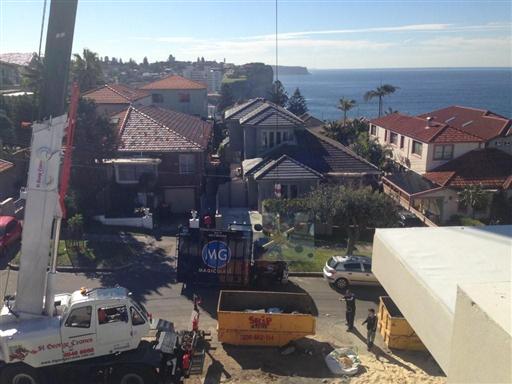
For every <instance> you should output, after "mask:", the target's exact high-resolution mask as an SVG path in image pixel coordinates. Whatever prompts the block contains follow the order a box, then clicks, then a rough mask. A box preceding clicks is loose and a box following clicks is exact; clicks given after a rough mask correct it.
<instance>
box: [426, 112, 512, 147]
mask: <svg viewBox="0 0 512 384" xmlns="http://www.w3.org/2000/svg"><path fill="white" fill-rule="evenodd" d="M429 116H430V117H432V118H433V119H434V120H435V121H438V122H444V123H445V124H449V125H450V126H452V127H454V128H456V129H458V130H461V131H463V132H466V133H468V134H470V135H474V136H477V137H480V138H481V139H483V140H485V141H487V140H490V139H492V138H494V137H497V136H500V135H504V134H505V133H506V132H507V131H508V130H509V129H510V128H511V127H512V120H510V119H507V118H506V117H503V116H500V115H498V114H496V113H493V112H490V111H487V110H484V109H477V108H469V107H461V106H457V105H453V106H450V107H446V108H443V109H439V110H437V111H433V112H429V113H425V114H422V115H420V116H418V117H420V118H426V117H429Z"/></svg>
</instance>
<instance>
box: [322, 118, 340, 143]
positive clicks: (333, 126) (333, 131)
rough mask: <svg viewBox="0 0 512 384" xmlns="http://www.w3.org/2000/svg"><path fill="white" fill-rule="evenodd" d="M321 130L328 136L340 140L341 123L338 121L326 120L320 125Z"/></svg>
mask: <svg viewBox="0 0 512 384" xmlns="http://www.w3.org/2000/svg"><path fill="white" fill-rule="evenodd" d="M322 132H323V134H324V135H325V136H327V137H328V138H330V139H333V140H336V141H339V142H340V143H341V142H342V136H343V125H342V124H341V123H340V122H339V121H335V120H332V121H327V122H326V123H325V124H324V125H323V127H322Z"/></svg>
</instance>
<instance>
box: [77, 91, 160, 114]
mask: <svg viewBox="0 0 512 384" xmlns="http://www.w3.org/2000/svg"><path fill="white" fill-rule="evenodd" d="M82 97H83V98H84V99H86V100H90V101H93V102H94V103H95V104H96V108H97V111H98V113H100V114H104V115H112V114H114V113H117V112H120V111H122V110H124V109H126V108H128V107H129V106H130V105H133V106H147V105H150V104H151V94H150V93H149V92H148V91H144V90H141V89H133V88H130V87H129V86H127V85H122V84H105V85H103V86H101V87H98V88H96V89H93V90H90V91H87V92H85V93H84V94H83V95H82Z"/></svg>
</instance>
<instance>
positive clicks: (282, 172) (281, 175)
mask: <svg viewBox="0 0 512 384" xmlns="http://www.w3.org/2000/svg"><path fill="white" fill-rule="evenodd" d="M322 177H323V176H322V174H321V173H319V172H317V171H315V170H314V169H311V168H309V167H308V166H307V165H305V164H302V163H300V162H298V161H297V160H294V159H292V158H291V157H289V156H287V155H283V156H281V157H280V158H278V159H268V160H267V161H266V162H265V164H264V165H262V166H261V167H260V168H259V169H258V171H257V172H255V173H254V179H256V180H286V179H288V180H308V179H309V180H311V179H314V180H315V179H321V178H322Z"/></svg>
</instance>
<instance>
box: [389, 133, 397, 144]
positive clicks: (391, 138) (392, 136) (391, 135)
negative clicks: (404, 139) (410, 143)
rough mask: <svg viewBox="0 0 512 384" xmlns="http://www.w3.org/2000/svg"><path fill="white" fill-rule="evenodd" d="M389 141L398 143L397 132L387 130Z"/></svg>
mask: <svg viewBox="0 0 512 384" xmlns="http://www.w3.org/2000/svg"><path fill="white" fill-rule="evenodd" d="M389 142H390V143H391V144H394V145H397V144H398V134H397V133H395V132H389Z"/></svg>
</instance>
